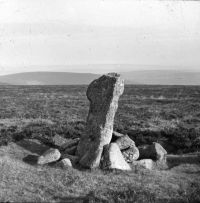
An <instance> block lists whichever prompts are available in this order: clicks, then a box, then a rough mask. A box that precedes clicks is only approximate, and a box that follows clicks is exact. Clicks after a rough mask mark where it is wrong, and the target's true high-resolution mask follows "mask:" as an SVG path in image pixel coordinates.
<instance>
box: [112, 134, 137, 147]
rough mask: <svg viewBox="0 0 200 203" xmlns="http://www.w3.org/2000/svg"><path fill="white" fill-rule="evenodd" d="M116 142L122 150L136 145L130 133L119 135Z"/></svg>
mask: <svg viewBox="0 0 200 203" xmlns="http://www.w3.org/2000/svg"><path fill="white" fill-rule="evenodd" d="M115 143H116V144H117V145H118V146H119V148H120V150H123V149H127V148H129V147H134V146H135V142H134V141H133V140H132V139H131V138H130V137H129V136H128V135H124V136H123V137H119V138H118V139H117V140H116V141H115Z"/></svg>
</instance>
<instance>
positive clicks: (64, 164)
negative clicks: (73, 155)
mask: <svg viewBox="0 0 200 203" xmlns="http://www.w3.org/2000/svg"><path fill="white" fill-rule="evenodd" d="M56 165H57V166H59V167H61V168H68V167H72V163H71V161H70V159H68V158H65V159H62V160H61V161H59V162H58V163H57V164H56Z"/></svg>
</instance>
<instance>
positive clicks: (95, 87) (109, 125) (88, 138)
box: [76, 73, 124, 168]
mask: <svg viewBox="0 0 200 203" xmlns="http://www.w3.org/2000/svg"><path fill="white" fill-rule="evenodd" d="M123 91H124V81H123V80H122V79H121V78H120V75H118V74H116V73H109V74H107V75H103V76H101V77H100V78H99V79H96V80H94V81H93V82H92V83H91V84H90V85H89V87H88V89H87V98H88V99H89V101H90V110H89V113H88V117H87V123H86V130H85V133H84V134H83V136H82V137H81V140H80V142H79V144H78V147H77V152H76V153H77V155H78V156H79V160H80V161H79V163H80V164H81V165H82V166H84V167H88V168H95V167H98V166H99V163H100V159H101V154H102V152H103V147H104V146H105V145H107V144H109V143H110V141H111V138H112V133H113V122H114V116H115V113H116V111H117V108H118V100H119V97H120V95H122V93H123Z"/></svg>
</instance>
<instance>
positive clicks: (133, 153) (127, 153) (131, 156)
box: [122, 146, 139, 163]
mask: <svg viewBox="0 0 200 203" xmlns="http://www.w3.org/2000/svg"><path fill="white" fill-rule="evenodd" d="M122 155H123V157H124V159H125V160H126V162H128V163H132V162H133V161H136V160H137V159H138V158H139V150H138V148H137V147H136V146H132V147H130V148H128V149H125V150H122Z"/></svg>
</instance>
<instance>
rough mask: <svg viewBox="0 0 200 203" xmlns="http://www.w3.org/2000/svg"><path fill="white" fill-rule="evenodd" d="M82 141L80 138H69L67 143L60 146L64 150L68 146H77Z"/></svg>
mask: <svg viewBox="0 0 200 203" xmlns="http://www.w3.org/2000/svg"><path fill="white" fill-rule="evenodd" d="M79 141H80V138H75V139H69V140H68V141H67V142H66V143H65V144H63V145H62V146H61V147H60V148H61V149H62V150H66V149H67V148H71V147H74V146H77V145H78V143H79Z"/></svg>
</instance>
